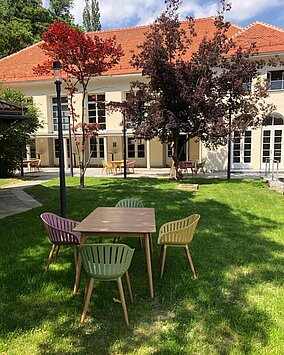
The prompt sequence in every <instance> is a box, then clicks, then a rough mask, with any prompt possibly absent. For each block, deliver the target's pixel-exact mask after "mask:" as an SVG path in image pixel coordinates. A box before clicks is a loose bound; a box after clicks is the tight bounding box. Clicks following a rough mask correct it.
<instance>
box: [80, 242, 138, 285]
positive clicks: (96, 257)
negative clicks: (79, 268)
mask: <svg viewBox="0 0 284 355" xmlns="http://www.w3.org/2000/svg"><path fill="white" fill-rule="evenodd" d="M79 250H80V254H81V256H82V262H83V266H84V269H85V271H86V272H87V274H88V275H90V276H92V277H94V278H96V279H101V280H112V279H117V278H118V277H121V276H123V275H124V274H125V272H126V271H127V270H128V268H129V266H130V264H131V260H132V257H133V253H134V250H135V249H131V248H130V247H129V246H128V245H125V244H110V243H108V244H107V243H101V244H86V245H83V246H81V247H80V249H79Z"/></svg>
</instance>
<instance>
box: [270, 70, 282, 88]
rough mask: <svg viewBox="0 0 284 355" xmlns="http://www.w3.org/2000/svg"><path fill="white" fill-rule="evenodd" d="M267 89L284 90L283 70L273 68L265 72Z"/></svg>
mask: <svg viewBox="0 0 284 355" xmlns="http://www.w3.org/2000/svg"><path fill="white" fill-rule="evenodd" d="M267 78H268V82H269V90H284V70H275V71H271V72H268V73H267Z"/></svg>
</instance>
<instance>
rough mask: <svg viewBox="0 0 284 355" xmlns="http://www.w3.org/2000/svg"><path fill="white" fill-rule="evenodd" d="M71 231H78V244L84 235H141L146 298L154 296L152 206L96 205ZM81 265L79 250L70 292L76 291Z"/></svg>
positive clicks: (82, 240) (154, 227) (84, 237)
mask: <svg viewBox="0 0 284 355" xmlns="http://www.w3.org/2000/svg"><path fill="white" fill-rule="evenodd" d="M74 231H76V232H80V233H81V242H80V245H84V244H85V240H86V238H87V237H88V236H99V237H109V236H111V237H114V236H115V237H129V238H137V237H144V241H145V256H146V265H147V272H148V283H149V290H150V297H151V298H154V288H153V278H152V265H151V252H150V236H151V233H155V232H156V222H155V210H154V208H119V207H98V208H96V209H95V210H94V211H93V212H92V213H91V214H89V216H87V217H86V218H85V219H84V220H83V221H82V222H81V223H79V224H78V225H77V226H76V227H75V228H74ZM81 265H82V260H81V255H80V253H79V257H78V262H77V267H76V278H75V285H74V293H76V292H77V291H78V286H79V280H80V273H81Z"/></svg>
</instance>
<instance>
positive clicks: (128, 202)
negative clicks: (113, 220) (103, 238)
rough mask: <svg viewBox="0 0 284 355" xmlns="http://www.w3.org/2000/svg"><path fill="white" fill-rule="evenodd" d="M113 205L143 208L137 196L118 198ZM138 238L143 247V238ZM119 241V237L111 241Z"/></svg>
mask: <svg viewBox="0 0 284 355" xmlns="http://www.w3.org/2000/svg"><path fill="white" fill-rule="evenodd" d="M115 207H120V208H144V205H143V202H142V201H140V200H138V199H137V198H125V199H123V200H120V201H118V202H117V204H116V205H115ZM139 239H140V245H141V248H143V240H142V238H139ZM117 241H119V237H116V238H114V239H113V242H117ZM150 248H151V252H152V250H153V248H152V238H150Z"/></svg>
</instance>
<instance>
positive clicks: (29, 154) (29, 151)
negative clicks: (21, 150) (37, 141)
mask: <svg viewBox="0 0 284 355" xmlns="http://www.w3.org/2000/svg"><path fill="white" fill-rule="evenodd" d="M26 150H27V160H30V159H31V146H30V145H29V144H27V146H26Z"/></svg>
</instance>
